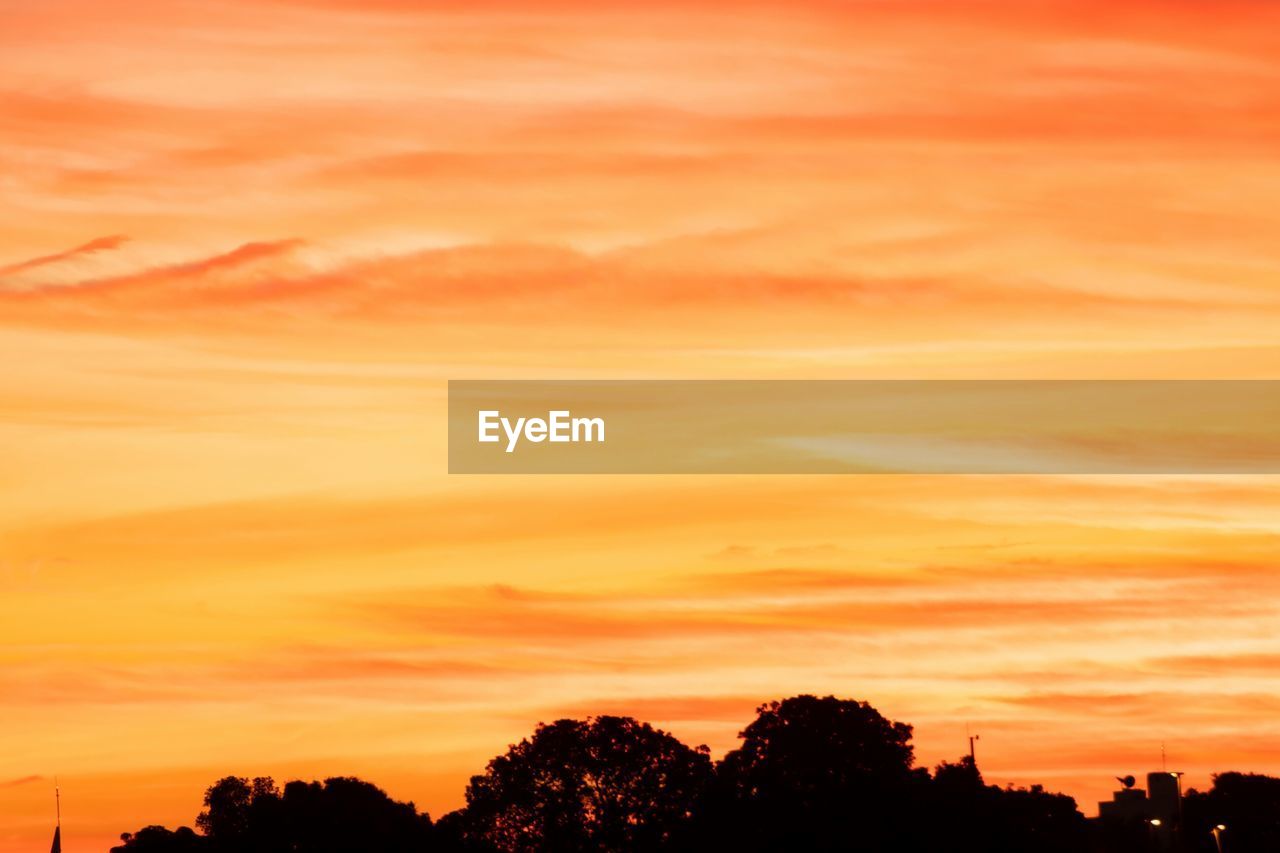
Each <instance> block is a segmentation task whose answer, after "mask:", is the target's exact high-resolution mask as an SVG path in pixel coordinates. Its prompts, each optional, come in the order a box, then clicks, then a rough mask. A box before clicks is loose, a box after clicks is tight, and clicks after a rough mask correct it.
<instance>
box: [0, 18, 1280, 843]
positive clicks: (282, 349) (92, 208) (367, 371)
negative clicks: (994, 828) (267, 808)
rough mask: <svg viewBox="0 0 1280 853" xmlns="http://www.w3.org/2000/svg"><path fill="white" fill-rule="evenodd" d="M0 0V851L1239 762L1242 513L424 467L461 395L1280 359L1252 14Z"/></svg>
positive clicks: (1279, 535) (1252, 627) (1246, 618)
mask: <svg viewBox="0 0 1280 853" xmlns="http://www.w3.org/2000/svg"><path fill="white" fill-rule="evenodd" d="M466 7H467V11H461V6H460V4H438V5H434V6H433V4H429V3H421V2H410V1H409V0H373V2H369V0H361V2H357V0H279V2H261V0H255V2H248V0H215V2H200V3H196V2H183V0H178V2H173V0H163V2H162V0H138V2H127V3H126V2H101V0H45V2H41V3H29V2H20V1H19V0H13V2H4V0H0V358H2V359H3V361H4V363H5V364H6V365H7V367H6V369H5V370H3V371H2V372H0V412H2V413H3V417H2V418H0V484H2V486H3V488H0V721H3V722H2V724H0V853H10V851H13V852H14V853H16V851H28V850H31V849H38V848H40V846H41V845H43V844H47V843H48V836H49V834H50V832H51V825H50V810H51V806H52V801H51V793H52V791H51V789H52V777H53V775H54V774H58V775H59V776H60V778H61V780H62V787H63V792H64V817H65V821H64V822H65V838H66V843H65V849H66V850H68V851H72V853H76V852H77V851H101V850H103V849H105V848H106V846H108V844H109V843H110V842H111V840H112V839H114V838H115V836H116V835H117V834H118V833H119V832H121V831H124V830H134V829H137V828H138V827H140V826H142V825H144V824H147V823H161V822H163V823H168V824H171V825H172V824H177V823H189V822H190V821H191V820H192V819H193V818H194V815H195V813H196V812H197V810H198V807H199V798H200V794H201V792H202V790H203V788H204V786H205V785H206V784H208V783H209V782H211V781H213V780H214V779H216V778H218V777H219V776H221V775H225V774H228V773H236V774H243V775H256V774H271V775H275V776H276V777H277V778H289V777H294V776H305V777H313V776H323V775H333V774H345V773H355V774H359V775H362V776H365V777H367V778H369V779H371V780H373V781H375V782H378V783H380V784H382V785H383V786H385V787H386V788H387V789H388V790H389V791H390V792H391V793H392V794H393V795H394V796H396V797H399V798H404V799H413V800H415V801H416V802H417V803H418V804H419V805H421V806H425V807H426V808H428V809H429V810H430V811H431V812H432V814H433V815H435V816H438V815H439V814H441V813H442V812H443V811H445V810H447V809H449V808H452V807H454V806H456V805H458V804H459V803H460V801H461V797H462V792H463V788H464V785H465V780H466V777H467V775H469V774H470V773H471V772H475V771H478V770H479V769H480V768H481V767H482V766H483V764H484V762H485V761H486V760H487V759H488V758H489V757H491V756H492V755H494V754H496V753H498V752H500V751H501V750H502V749H503V748H504V747H505V746H506V744H507V743H509V742H510V741H511V740H513V739H516V738H519V737H520V736H522V735H523V734H525V733H527V732H529V731H530V730H531V729H532V727H533V725H534V724H535V723H536V722H537V721H539V720H549V719H551V718H553V717H555V716H557V715H564V714H586V713H591V712H606V711H607V712H618V713H629V714H635V715H637V716H641V717H643V718H645V719H648V720H651V721H653V722H654V723H656V724H659V725H661V726H663V727H666V728H668V729H670V730H672V731H674V732H675V733H676V734H677V735H679V736H680V737H682V738H685V739H686V740H688V741H690V742H706V743H708V744H710V745H711V746H712V748H713V750H714V751H715V752H716V753H717V754H719V753H720V752H722V751H723V750H724V749H726V748H728V747H730V746H731V745H732V744H733V742H734V735H735V733H736V732H737V731H738V730H739V729H740V728H741V727H742V726H743V725H744V724H745V723H746V722H747V721H748V720H749V719H750V716H751V711H752V708H753V706H754V705H756V704H757V703H758V702H760V701H763V700H766V699H770V698H775V697H781V696H784V695H788V694H792V693H796V692H802V691H804V692H833V693H836V694H839V695H842V696H852V697H857V698H865V699H867V700H870V701H871V702H872V703H874V704H875V705H876V706H877V707H879V708H880V709H881V710H883V711H884V712H885V713H887V714H889V715H890V716H893V717H894V718H897V719H903V720H907V721H909V722H912V723H914V724H915V725H916V727H917V729H916V740H917V744H918V755H919V757H920V759H921V760H922V761H923V762H926V763H934V762H936V761H938V760H940V759H942V758H954V757H956V756H957V755H959V754H960V753H961V752H962V751H963V749H964V748H965V744H966V742H965V726H966V724H969V725H971V726H972V728H973V730H974V731H977V732H980V733H981V736H982V740H981V743H980V752H979V758H980V763H981V765H982V767H983V769H984V770H985V771H986V773H987V776H988V778H989V779H990V780H992V781H996V782H1000V783H1004V782H1017V783H1029V782H1032V781H1039V782H1043V783H1045V784H1047V785H1049V786H1051V787H1054V788H1060V789H1063V790H1065V791H1067V792H1068V793H1071V794H1073V795H1074V796H1077V797H1078V798H1079V799H1080V800H1081V804H1082V806H1083V808H1084V810H1085V811H1086V812H1087V813H1092V811H1093V809H1094V805H1093V803H1094V801H1095V800H1096V799H1097V798H1099V797H1100V796H1103V795H1105V792H1107V791H1109V790H1110V789H1111V787H1112V785H1113V783H1112V782H1111V781H1110V780H1111V778H1112V777H1113V776H1115V775H1118V774H1121V773H1123V772H1143V771H1146V770H1148V769H1154V768H1156V767H1158V762H1159V755H1160V744H1161V742H1162V741H1163V742H1166V743H1167V747H1168V752H1169V755H1170V758H1171V762H1172V764H1173V765H1176V766H1177V767H1178V768H1181V769H1185V770H1187V771H1189V773H1190V778H1191V781H1192V783H1193V784H1200V785H1203V784H1204V783H1205V781H1206V779H1207V774H1208V773H1209V771H1211V770H1215V769H1246V770H1258V771H1270V772H1278V771H1280V722H1277V720H1280V714H1277V711H1280V696H1278V695H1277V693H1276V690H1275V686H1276V678H1277V676H1278V675H1280V640H1278V639H1277V636H1278V632H1277V627H1280V626H1278V625H1277V616H1276V613H1277V606H1278V605H1280V576H1277V575H1276V573H1275V572H1274V570H1273V569H1274V560H1275V558H1276V554H1277V552H1278V550H1277V545H1278V544H1280V523H1278V522H1277V519H1278V518H1280V480H1278V479H1277V478H1274V477H1273V478H1265V477H1253V478H1249V477H1240V478H1172V477H1167V478H1145V479H1143V478H1133V477H1129V478H1124V477H1113V478H1106V477H1091V478H1084V477H1079V478H1067V477H1057V478H1049V477H1046V478H1031V477H1017V478H1014V477H1007V478H999V477H989V478H982V477H934V478H927V477H877V478H857V477H843V478H840V477H833V478H801V477H774V478H769V477H759V478H751V477H736V478H730V477H727V478H716V477H702V478H694V477H689V478H674V477H668V478H660V477H632V478H604V477H601V478H576V479H575V478H556V477H543V478H507V479H502V478H486V477H467V478H452V479H451V478H449V477H447V476H446V475H445V473H444V469H445V447H444V427H445V418H444V393H445V381H446V380H447V379H449V378H528V377H546V378H561V377H565V378H592V377H627V378H631V377H637V378H667V377H671V378H681V377H705V378H713V377H752V378H863V377H876V378H902V377H930V378H959V377H964V378H1005V377H1019V378H1047V377H1078V378H1094V377H1116V378H1120V377H1124V378H1179V377H1185V378H1277V377H1280V335H1278V334H1277V332H1276V330H1277V329H1278V328H1280V293H1278V292H1277V280H1276V272H1275V271H1276V269H1277V268H1278V267H1280V207H1278V206H1277V205H1276V204H1275V199H1276V198H1277V197H1278V196H1280V159H1278V158H1277V155H1276V152H1277V151H1280V59H1278V58H1277V57H1280V7H1277V6H1276V5H1275V4H1274V3H1269V2H1262V0H1259V2H1218V1H1217V0H1215V2H1208V0H1177V1H1175V0H1168V1H1167V2H1154V0H1149V1H1148V2H1132V3H1123V4H1118V3H1111V2H1106V3H1103V2H1096V3H1095V2H1069V3H1068V2H1062V3H1055V2H1012V0H1010V2H1004V3H1002V2H988V3H976V4H973V3H956V2H945V3H944V2H941V0H938V2H916V0H895V1H894V2H856V0H851V2H834V0H833V1H832V2H790V3H785V4H784V3H777V4H772V3H764V2H761V3H745V4H739V5H737V6H736V7H734V8H730V7H729V6H728V4H723V5H722V4H715V6H714V8H710V7H704V6H703V5H700V4H683V3H676V2H658V3H645V4H634V5H632V6H630V7H629V6H627V5H624V4H614V5H610V6H608V8H603V7H602V4H598V3H587V2H585V0H560V2H551V3H541V4H532V3H522V2H517V0H508V2H503V0H484V1H483V2H478V3H470V4H466Z"/></svg>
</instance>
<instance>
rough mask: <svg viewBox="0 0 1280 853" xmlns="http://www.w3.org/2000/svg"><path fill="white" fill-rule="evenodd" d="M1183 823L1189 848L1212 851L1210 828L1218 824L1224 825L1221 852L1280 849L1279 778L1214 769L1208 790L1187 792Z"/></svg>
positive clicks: (1261, 852) (1249, 852)
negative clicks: (1215, 770)
mask: <svg viewBox="0 0 1280 853" xmlns="http://www.w3.org/2000/svg"><path fill="white" fill-rule="evenodd" d="M1183 824H1184V827H1185V830H1184V836H1185V838H1186V840H1187V842H1188V844H1187V846H1188V849H1190V850H1196V851H1199V850H1205V851H1216V850H1217V846H1216V844H1215V843H1214V840H1213V836H1212V834H1211V830H1212V829H1213V827H1215V826H1217V825H1218V824H1222V825H1224V826H1226V831H1225V832H1223V833H1222V847H1223V850H1224V853H1255V851H1256V853H1263V851H1266V853H1273V851H1276V850H1280V779H1277V778H1276V777H1274V776H1264V775H1261V774H1257V773H1235V772H1230V773H1218V774H1217V775H1215V776H1214V777H1213V786H1212V787H1211V788H1210V789H1209V790H1208V791H1203V792H1201V791H1196V790H1194V789H1193V790H1190V791H1188V792H1187V795H1186V798H1185V800H1184V801H1183Z"/></svg>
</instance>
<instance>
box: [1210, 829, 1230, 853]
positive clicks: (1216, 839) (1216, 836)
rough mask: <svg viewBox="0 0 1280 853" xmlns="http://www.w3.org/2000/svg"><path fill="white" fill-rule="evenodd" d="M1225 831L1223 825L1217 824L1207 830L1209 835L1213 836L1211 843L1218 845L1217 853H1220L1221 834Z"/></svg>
mask: <svg viewBox="0 0 1280 853" xmlns="http://www.w3.org/2000/svg"><path fill="white" fill-rule="evenodd" d="M1226 831H1227V828H1226V826H1224V825H1223V824H1218V825H1217V826H1215V827H1214V828H1213V829H1211V830H1209V834H1210V835H1212V836H1213V843H1214V844H1216V845H1218V853H1222V833H1224V832H1226Z"/></svg>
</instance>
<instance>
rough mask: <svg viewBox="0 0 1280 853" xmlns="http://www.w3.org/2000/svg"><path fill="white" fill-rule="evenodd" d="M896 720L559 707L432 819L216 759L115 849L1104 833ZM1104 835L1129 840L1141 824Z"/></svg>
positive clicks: (781, 705)
mask: <svg viewBox="0 0 1280 853" xmlns="http://www.w3.org/2000/svg"><path fill="white" fill-rule="evenodd" d="M911 733H912V729H911V726H909V725H907V724H905V723H898V722H893V721H891V720H888V719H886V718H885V717H883V716H882V715H881V714H880V713H879V712H877V711H876V710H875V709H874V708H872V707H871V706H870V705H868V704H866V703H864V702H855V701H850V700H842V699H836V698H834V697H830V696H828V697H825V698H818V697H814V696H797V697H794V698H791V699H787V700H785V701H782V702H773V703H770V704H768V705H764V706H761V707H760V708H759V710H758V715H757V717H756V719H755V720H754V721H753V722H752V723H751V724H750V725H748V726H747V728H746V729H745V730H743V732H742V733H741V738H742V744H741V746H739V747H738V748H737V749H735V750H733V751H731V752H730V753H728V754H727V755H726V756H725V757H724V758H723V759H722V760H721V761H719V762H712V760H711V757H710V754H709V751H708V750H707V748H706V747H696V748H694V747H689V746H687V745H685V744H684V743H681V742H680V741H679V740H677V739H676V738H675V737H673V736H671V735H670V734H667V733H666V732H663V731H661V730H658V729H655V728H653V727H652V726H650V725H648V724H647V723H642V722H638V721H636V720H634V719H631V718H629V717H612V716H602V717H592V718H588V719H586V720H559V721H557V722H555V723H551V724H549V725H545V724H544V725H540V726H538V728H537V730H536V731H535V732H534V734H533V736H532V737H530V738H527V739H525V740H523V741H521V742H520V743H518V744H515V745H513V746H512V747H511V748H510V749H509V750H508V751H507V752H506V753H505V754H504V755H500V756H498V757H497V758H494V759H493V760H492V761H490V762H489V765H488V767H487V768H486V769H485V772H484V773H483V774H481V775H478V776H474V777H472V779H471V782H470V784H469V785H468V787H467V791H466V803H467V804H466V806H465V807H464V808H462V809H459V810H458V811H455V812H452V813H450V814H447V815H445V816H443V817H442V818H440V819H439V820H438V821H432V820H431V818H430V817H429V816H428V815H426V814H425V813H421V812H419V811H418V810H417V809H416V808H415V806H414V805H413V804H412V803H400V802H396V801H394V800H392V799H391V798H390V797H388V796H387V795H386V794H385V793H384V792H383V791H382V790H380V789H379V788H377V787H376V786H374V785H371V784H369V783H368V782H363V781H361V780H358V779H348V778H335V779H328V780H326V781H325V782H323V783H319V782H310V783H308V782H290V783H288V784H287V785H285V786H284V787H283V788H281V787H279V786H277V785H276V784H275V782H273V781H272V780H271V779H253V780H249V779H242V778H236V777H228V778H226V779H223V780H221V781H219V782H217V783H216V784H214V785H213V786H212V787H211V788H209V789H208V791H207V792H206V794H205V800H204V802H205V809H204V811H202V812H201V813H200V815H199V816H198V817H197V818H196V828H195V829H191V828H188V827H182V828H180V829H178V830H168V829H165V828H163V827H157V826H151V827H146V828H145V829H142V830H139V831H138V832H136V833H126V834H125V835H123V836H122V837H121V839H122V841H123V843H122V844H121V845H120V846H118V847H115V848H113V853H514V852H515V851H547V853H603V851H610V852H612V851H620V852H621V851H637V852H638V851H717V850H735V851H760V853H763V851H779V852H781V851H795V852H796V853H799V852H800V851H868V853H873V851H874V853H879V851H884V853H888V851H920V852H921V853H923V852H924V851H962V850H965V851H967V850H974V851H985V853H1086V851H1088V853H1092V852H1093V851H1099V850H1104V849H1106V847H1107V845H1108V839H1107V838H1105V837H1104V836H1103V835H1102V834H1100V833H1099V832H1097V831H1095V830H1094V829H1093V828H1091V827H1090V824H1089V822H1088V821H1086V820H1085V819H1084V817H1083V815H1081V813H1080V811H1079V810H1078V809H1077V808H1076V803H1075V801H1074V800H1073V799H1071V798H1070V797H1067V796H1065V795H1062V794H1055V793H1050V792H1047V791H1045V790H1043V789H1042V788H1041V787H1040V786H1033V787H1031V788H1014V787H1008V788H1000V787H996V786H993V785H987V784H985V783H984V782H983V779H982V776H981V774H980V773H979V772H978V770H977V768H975V767H974V766H973V763H972V762H971V761H970V759H969V757H968V756H965V757H964V758H962V759H960V760H959V761H957V762H954V763H951V762H944V763H942V764H941V765H939V766H938V767H936V768H934V770H933V772H929V771H928V770H927V769H925V768H920V767H916V766H915V761H914V755H913V750H912V746H911ZM1227 777H1239V774H1226V775H1224V777H1222V778H1223V779H1226V778H1227ZM1247 778H1249V779H1260V778H1261V779H1265V778H1267V777H1247ZM1271 781H1272V782H1280V780H1271ZM1255 787H1256V785H1255ZM1216 792H1217V787H1216V786H1215V791H1211V792H1209V793H1207V794H1196V793H1194V792H1192V794H1191V795H1190V796H1189V797H1188V800H1187V803H1188V815H1189V816H1191V815H1195V816H1196V817H1195V818H1194V819H1195V820H1196V821H1201V820H1203V821H1212V822H1215V823H1216V822H1219V821H1222V820H1223V818H1222V817H1221V816H1220V815H1221V814H1225V812H1223V810H1222V806H1223V804H1222V803H1215V802H1214V801H1213V798H1214V797H1215V796H1219V795H1218V794H1217V793H1216ZM1254 793H1255V794H1256V793H1257V792H1256V791H1255V792H1254ZM1222 796H1225V797H1228V798H1229V797H1230V796H1231V795H1230V794H1229V793H1227V794H1223V795H1222ZM1220 798H1221V797H1220ZM1233 805H1234V806H1235V807H1236V808H1235V814H1234V817H1233V818H1232V820H1233V821H1234V822H1235V823H1236V825H1237V826H1241V822H1242V821H1246V820H1253V818H1251V817H1249V816H1248V815H1246V814H1244V813H1243V812H1247V811H1249V810H1250V809H1252V808H1253V804H1249V805H1247V806H1246V804H1245V803H1244V802H1243V801H1241V800H1240V798H1239V797H1237V798H1236V800H1235V801H1233ZM1273 805H1280V797H1277V799H1276V802H1275V803H1273ZM1277 815H1280V810H1275V809H1273V811H1272V815H1271V819H1272V820H1273V821H1274V820H1275V819H1276V816H1277ZM1254 824H1256V825H1257V826H1258V828H1259V830H1260V832H1261V834H1260V835H1259V836H1258V838H1259V840H1258V841H1257V843H1260V844H1264V845H1265V846H1259V847H1256V848H1254V847H1241V846H1239V844H1237V845H1236V846H1233V847H1231V848H1230V849H1231V850H1233V851H1238V853H1248V851H1249V850H1251V849H1257V850H1264V849H1265V850H1274V849H1277V847H1276V844H1275V841H1276V840H1277V839H1280V833H1276V834H1271V835H1268V834H1267V830H1266V821H1265V820H1262V821H1257V820H1254ZM1211 825H1212V824H1211V823H1206V827H1205V832H1206V835H1205V837H1206V838H1208V837H1209V836H1208V835H1207V831H1208V828H1209V826H1211ZM1233 832H1235V829H1234V828H1233ZM1185 835H1186V837H1187V838H1190V837H1191V827H1190V824H1188V832H1187V833H1185ZM1239 840H1240V834H1239V833H1236V835H1235V838H1233V841H1239ZM1250 841H1251V842H1252V841H1253V840H1252V839H1250ZM1113 843H1116V842H1114V841H1113ZM1118 843H1123V844H1124V847H1123V849H1125V850H1142V849H1145V847H1144V846H1141V845H1144V844H1146V843H1147V839H1145V838H1143V837H1139V838H1136V839H1134V838H1130V837H1125V838H1124V839H1122V840H1121V841H1120V842H1118ZM1134 844H1138V845H1140V846H1137V847H1134V846H1132V845H1134ZM1117 849H1119V848H1117ZM1186 849H1188V850H1192V849H1199V847H1198V845H1193V844H1190V843H1187V844H1186Z"/></svg>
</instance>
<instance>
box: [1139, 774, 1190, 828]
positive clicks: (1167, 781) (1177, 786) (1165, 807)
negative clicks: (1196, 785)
mask: <svg viewBox="0 0 1280 853" xmlns="http://www.w3.org/2000/svg"><path fill="white" fill-rule="evenodd" d="M1147 790H1148V791H1149V792H1150V793H1149V794H1148V795H1147V799H1148V809H1149V813H1148V815H1147V816H1148V817H1151V818H1155V819H1156V820H1159V821H1160V822H1161V823H1162V824H1163V825H1166V826H1176V825H1177V824H1178V821H1179V818H1181V817H1182V774H1181V773H1169V772H1167V771H1162V772H1159V773H1148V774H1147Z"/></svg>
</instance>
